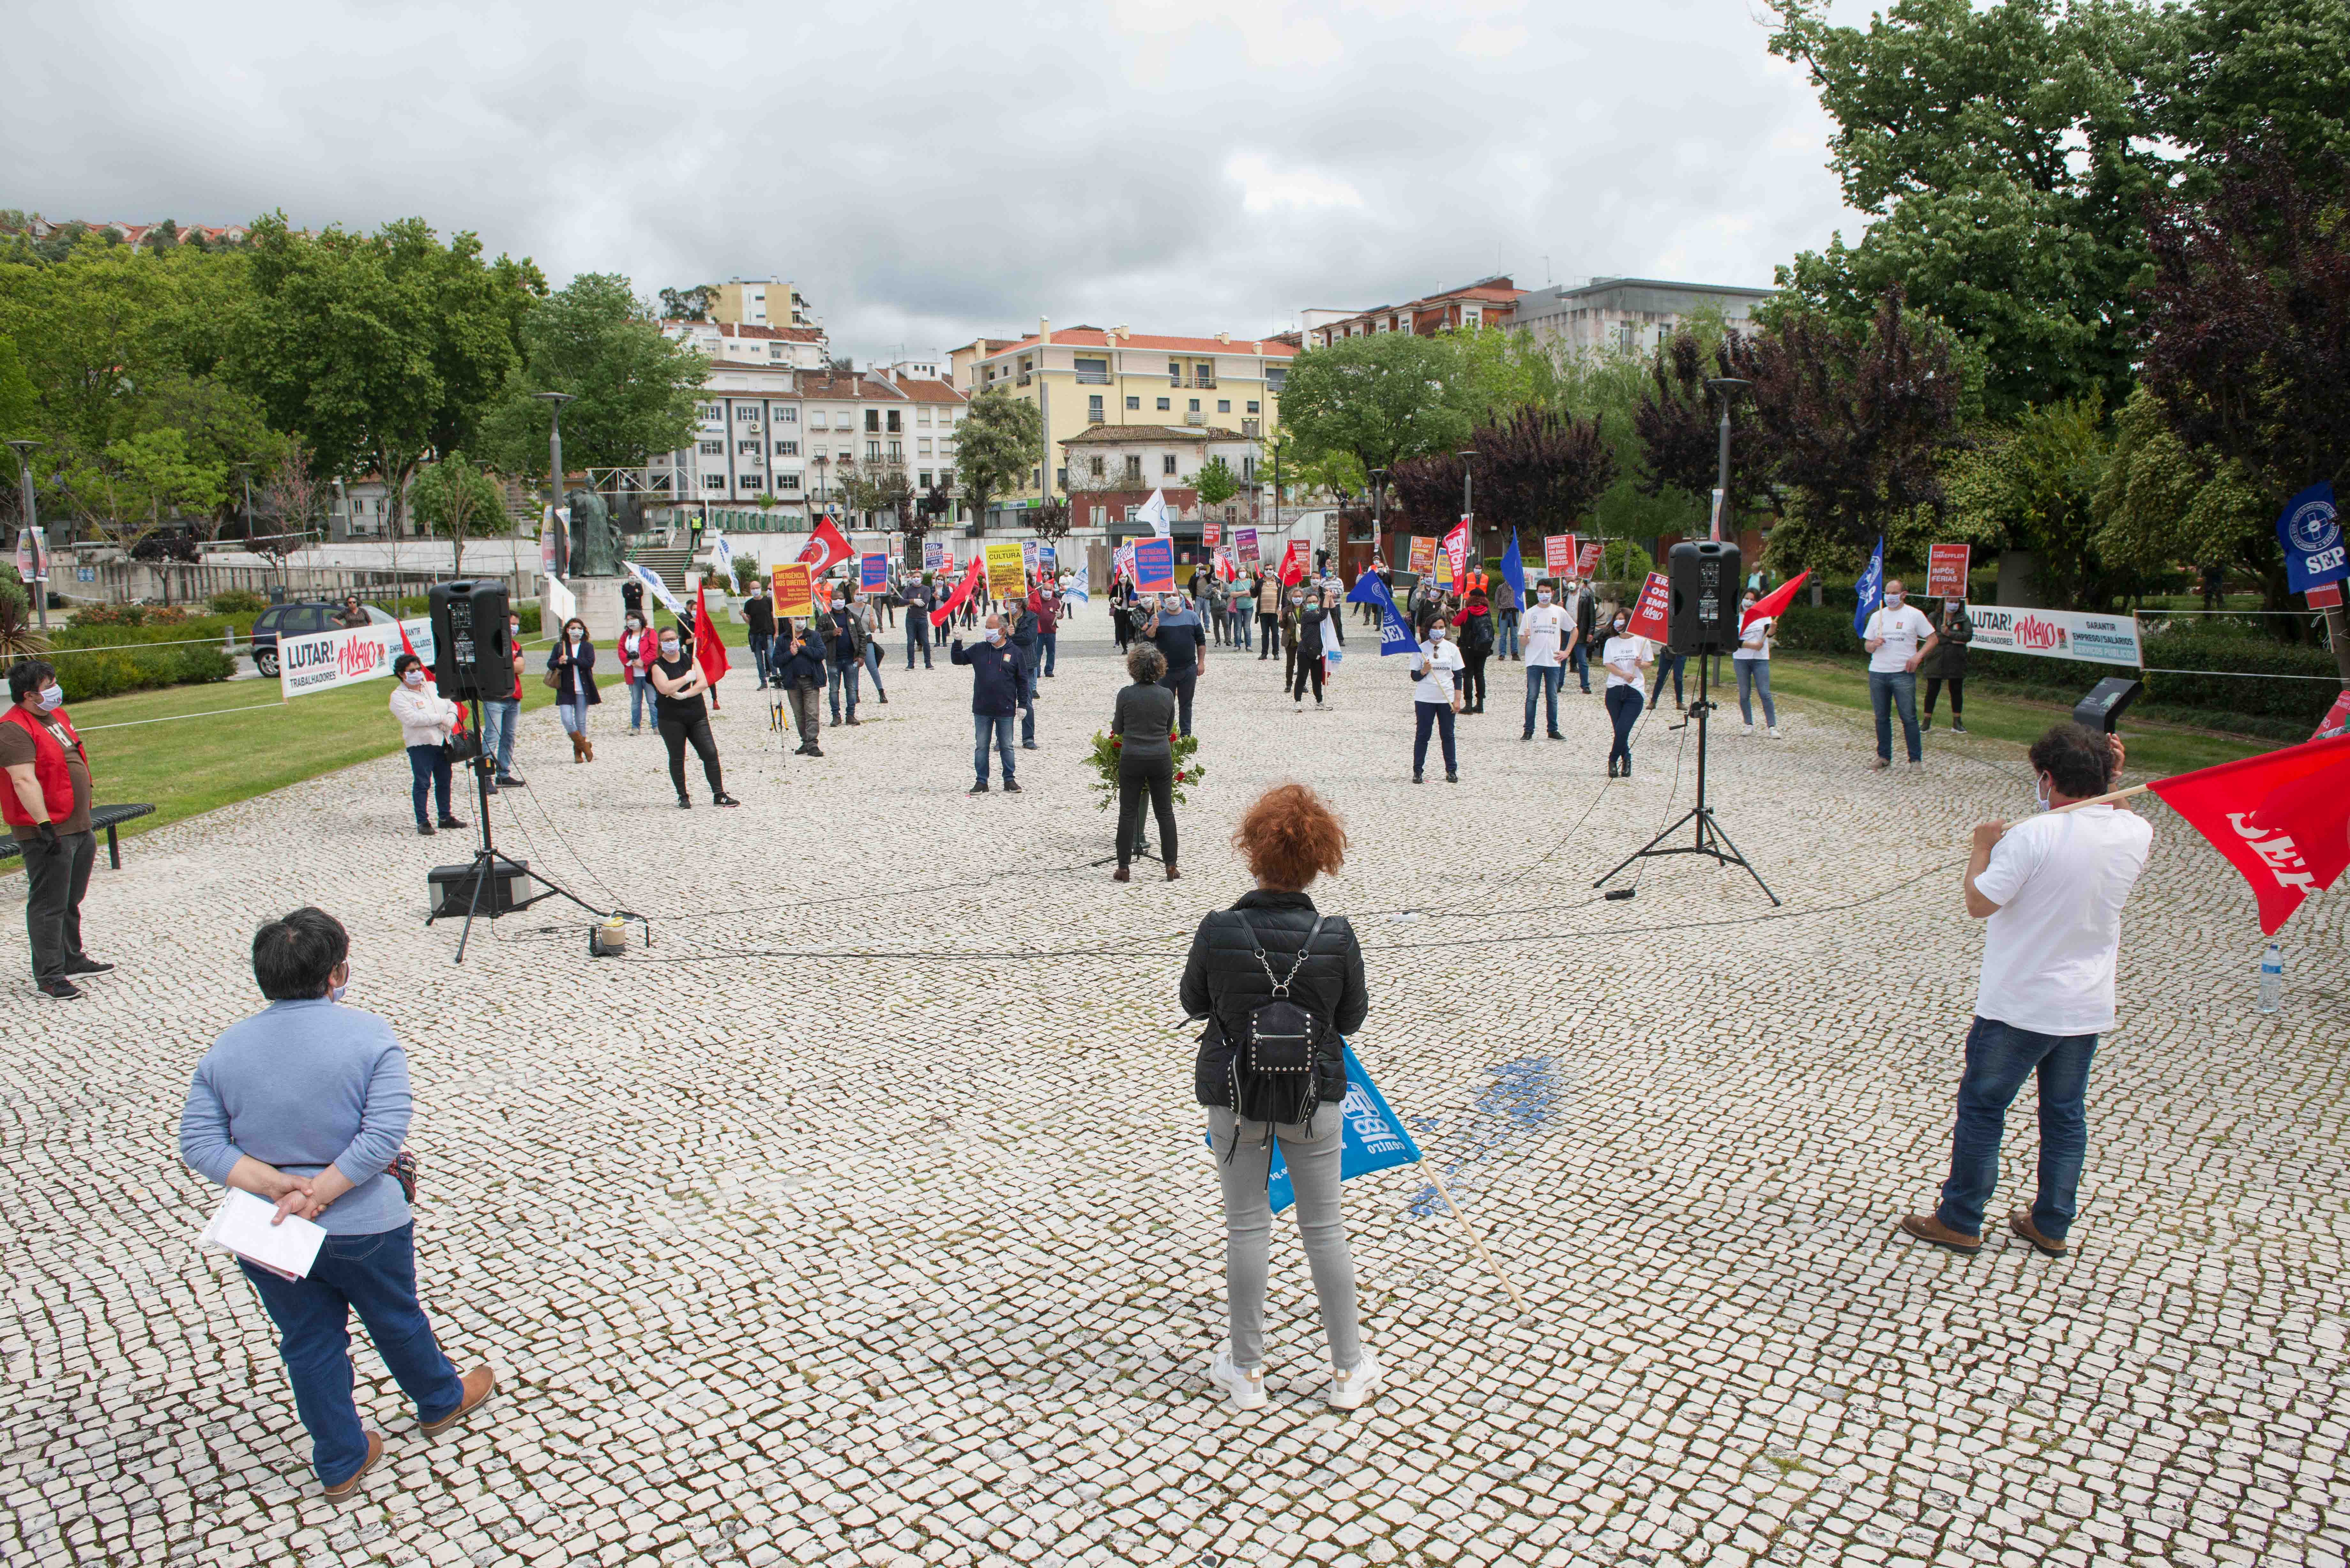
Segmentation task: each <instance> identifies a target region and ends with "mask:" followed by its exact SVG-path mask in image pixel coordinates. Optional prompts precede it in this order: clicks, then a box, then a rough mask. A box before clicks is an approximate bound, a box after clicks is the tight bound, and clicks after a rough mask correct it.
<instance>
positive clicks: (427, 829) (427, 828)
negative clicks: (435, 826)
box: [416, 822, 432, 838]
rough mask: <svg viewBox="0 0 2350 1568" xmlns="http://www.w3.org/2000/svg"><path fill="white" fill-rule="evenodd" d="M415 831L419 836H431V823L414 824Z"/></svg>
mask: <svg viewBox="0 0 2350 1568" xmlns="http://www.w3.org/2000/svg"><path fill="white" fill-rule="evenodd" d="M416 833H417V836H418V837H420V838H430V837H432V824H431V823H429V822H420V823H418V824H417V825H416Z"/></svg>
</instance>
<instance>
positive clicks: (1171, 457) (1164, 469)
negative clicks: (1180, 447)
mask: <svg viewBox="0 0 2350 1568" xmlns="http://www.w3.org/2000/svg"><path fill="white" fill-rule="evenodd" d="M1159 472H1161V473H1172V472H1175V454H1174V453H1173V452H1169V453H1168V454H1167V455H1166V456H1165V457H1162V458H1160V459H1159Z"/></svg>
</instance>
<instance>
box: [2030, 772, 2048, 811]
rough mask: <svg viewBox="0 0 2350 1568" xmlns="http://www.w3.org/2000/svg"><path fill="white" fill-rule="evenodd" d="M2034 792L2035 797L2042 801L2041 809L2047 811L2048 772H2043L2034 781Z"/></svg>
mask: <svg viewBox="0 0 2350 1568" xmlns="http://www.w3.org/2000/svg"><path fill="white" fill-rule="evenodd" d="M2032 794H2033V798H2035V799H2036V800H2038V801H2039V802H2040V809H2041V810H2043V811H2046V810H2047V809H2048V775H2047V774H2041V775H2040V776H2039V778H2037V779H2036V780H2034V781H2033V785H2032Z"/></svg>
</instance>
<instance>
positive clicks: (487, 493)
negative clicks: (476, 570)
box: [408, 452, 514, 576]
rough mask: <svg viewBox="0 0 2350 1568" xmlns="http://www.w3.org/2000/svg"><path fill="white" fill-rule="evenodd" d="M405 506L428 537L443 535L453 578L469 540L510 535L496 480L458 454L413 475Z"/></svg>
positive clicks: (460, 569)
mask: <svg viewBox="0 0 2350 1568" xmlns="http://www.w3.org/2000/svg"><path fill="white" fill-rule="evenodd" d="M408 504H409V508H410V510H411V512H413V513H414V514H415V517H416V520H417V522H419V523H421V524H423V525H424V532H425V535H426V536H427V537H428V538H429V537H431V536H432V535H435V534H443V535H448V538H449V544H450V546H451V556H450V563H449V570H450V573H451V575H452V576H464V573H465V541H466V539H467V538H468V537H471V538H475V539H488V538H494V537H496V536H497V535H502V534H511V533H512V532H513V531H514V522H513V520H512V519H511V518H509V517H508V516H507V515H506V496H505V492H504V490H502V489H500V488H499V486H498V483H497V481H495V480H494V479H492V478H491V477H490V476H489V475H488V474H486V473H484V472H482V471H481V470H480V469H478V468H475V467H474V466H473V464H472V463H470V462H466V461H465V454H464V453H463V452H451V453H450V454H449V455H448V456H446V457H444V458H442V460H441V461H440V462H435V463H432V464H429V465H427V466H426V467H425V469H424V470H423V471H422V472H420V473H418V474H417V476H416V481H415V483H412V484H411V485H410V486H409V487H408Z"/></svg>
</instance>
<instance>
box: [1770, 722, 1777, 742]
mask: <svg viewBox="0 0 2350 1568" xmlns="http://www.w3.org/2000/svg"><path fill="white" fill-rule="evenodd" d="M1771 738H1772V739H1773V740H1774V741H1775V740H1777V739H1778V738H1779V726H1778V725H1776V724H1773V725H1772V726H1771Z"/></svg>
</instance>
